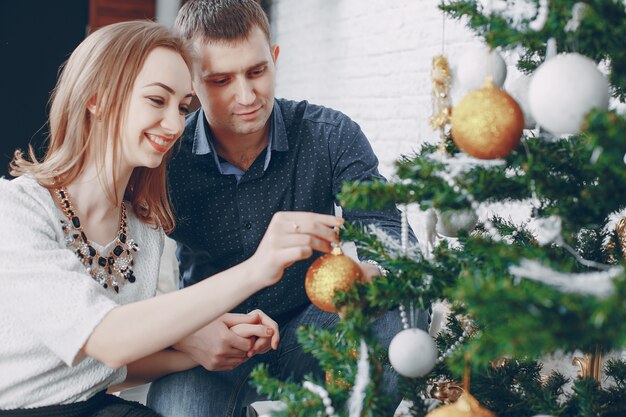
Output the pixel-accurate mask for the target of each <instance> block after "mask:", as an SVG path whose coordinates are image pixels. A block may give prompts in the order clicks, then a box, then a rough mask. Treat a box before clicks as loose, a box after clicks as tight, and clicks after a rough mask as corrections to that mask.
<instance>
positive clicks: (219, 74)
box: [200, 60, 269, 79]
mask: <svg viewBox="0 0 626 417" xmlns="http://www.w3.org/2000/svg"><path fill="white" fill-rule="evenodd" d="M268 63H269V61H268V60H263V61H261V62H258V63H256V64H254V65H250V66H249V67H248V68H247V69H246V71H249V70H251V69H252V68H256V67H263V66H265V65H267V64H268ZM230 74H231V73H230V72H210V71H205V72H203V73H202V74H200V76H201V78H205V79H206V78H212V77H223V76H225V75H230Z"/></svg>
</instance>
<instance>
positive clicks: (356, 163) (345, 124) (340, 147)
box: [329, 116, 417, 258]
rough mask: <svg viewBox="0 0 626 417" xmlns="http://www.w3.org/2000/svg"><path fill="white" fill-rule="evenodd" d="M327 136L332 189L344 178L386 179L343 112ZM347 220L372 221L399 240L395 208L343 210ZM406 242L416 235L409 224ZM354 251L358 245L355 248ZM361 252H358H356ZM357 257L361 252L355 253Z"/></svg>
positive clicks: (336, 189) (358, 130)
mask: <svg viewBox="0 0 626 417" xmlns="http://www.w3.org/2000/svg"><path fill="white" fill-rule="evenodd" d="M343 117H344V118H343V120H342V121H341V123H339V124H338V126H337V127H336V132H333V133H332V134H331V136H330V139H329V146H330V154H331V159H332V160H333V164H334V165H333V187H332V188H333V193H334V194H335V195H337V194H339V192H340V191H341V187H342V186H343V184H344V182H354V181H357V180H358V181H386V179H385V178H384V177H383V176H382V175H381V174H380V172H379V171H378V158H377V157H376V155H375V154H374V151H373V149H372V147H371V145H370V143H369V141H368V140H367V138H366V137H365V134H364V133H363V131H362V130H361V128H360V127H359V126H358V124H356V123H355V122H354V121H352V120H350V119H349V118H348V117H347V116H343ZM343 217H344V219H345V220H346V221H347V222H350V223H352V224H357V225H360V226H367V225H375V226H377V227H378V228H380V229H381V230H383V231H384V232H386V233H387V234H388V235H389V236H391V237H393V238H395V239H398V240H400V236H401V229H402V227H401V214H400V211H399V210H398V209H397V208H393V209H387V210H345V209H344V210H343ZM409 243H410V244H413V245H415V244H417V238H416V237H415V234H414V233H413V231H412V230H411V228H410V227H409ZM357 251H358V249H357ZM359 255H361V254H359ZM359 257H360V258H361V256H359Z"/></svg>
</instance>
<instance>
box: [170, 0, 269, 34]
mask: <svg viewBox="0 0 626 417" xmlns="http://www.w3.org/2000/svg"><path fill="white" fill-rule="evenodd" d="M255 27H258V28H259V29H261V31H262V32H263V33H264V34H265V36H266V37H267V41H268V43H270V24H269V21H268V19H267V15H266V14H265V12H264V11H263V8H261V6H260V5H259V3H258V2H257V1H255V0H189V1H188V2H186V3H185V4H184V5H183V7H181V9H180V11H179V12H178V16H177V17H176V23H175V24H174V28H175V30H176V31H177V32H178V33H179V34H180V35H181V36H182V37H183V38H185V39H190V40H195V39H201V40H202V41H204V42H237V41H241V40H244V39H246V38H247V37H248V35H249V34H250V32H251V31H252V30H253V29H254V28H255Z"/></svg>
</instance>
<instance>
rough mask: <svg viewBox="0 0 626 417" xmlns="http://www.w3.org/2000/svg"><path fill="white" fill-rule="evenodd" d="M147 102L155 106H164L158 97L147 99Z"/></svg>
mask: <svg viewBox="0 0 626 417" xmlns="http://www.w3.org/2000/svg"><path fill="white" fill-rule="evenodd" d="M148 100H150V101H151V102H152V104H155V105H157V106H162V105H163V104H165V102H164V101H163V99H161V98H158V97H148Z"/></svg>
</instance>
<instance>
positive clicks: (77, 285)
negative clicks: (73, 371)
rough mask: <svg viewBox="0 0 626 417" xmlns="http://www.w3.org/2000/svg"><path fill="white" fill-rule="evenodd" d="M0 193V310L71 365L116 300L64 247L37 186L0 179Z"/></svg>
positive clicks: (50, 205)
mask: <svg viewBox="0 0 626 417" xmlns="http://www.w3.org/2000/svg"><path fill="white" fill-rule="evenodd" d="M46 192H47V191H46ZM0 196H2V197H1V198H0V308H2V309H3V310H5V312H6V313H7V314H8V315H9V316H10V317H12V318H13V319H14V320H15V322H16V323H18V324H19V326H21V327H22V328H23V329H26V330H27V331H28V332H30V333H31V334H32V336H33V337H34V338H35V339H36V340H38V341H40V342H41V343H42V344H44V345H45V346H46V347H47V348H49V349H50V350H51V351H52V352H53V353H54V354H55V355H56V356H58V357H59V358H60V359H61V360H62V361H63V362H65V363H66V364H67V365H68V366H72V365H74V364H76V363H77V362H79V361H80V360H82V358H81V357H80V356H79V355H78V354H79V353H80V351H81V349H82V347H83V346H84V344H85V342H86V341H87V339H88V337H89V335H90V334H91V332H92V331H93V329H94V328H95V327H96V325H97V324H98V323H100V321H101V320H102V319H103V317H104V316H105V315H106V314H107V313H108V312H109V311H110V310H111V309H113V308H115V307H116V306H117V304H116V303H115V301H113V300H112V299H110V298H108V297H107V295H106V292H105V291H106V290H105V289H104V288H102V287H100V286H99V285H98V284H97V283H96V282H95V281H94V280H93V279H91V277H90V276H89V274H88V273H87V271H86V269H85V267H84V266H83V265H82V264H81V263H80V261H79V260H78V257H77V256H76V255H75V254H74V253H73V252H72V251H71V250H70V249H68V248H67V247H66V246H65V244H64V241H63V237H62V230H61V227H60V222H59V218H58V213H56V212H55V210H57V209H56V207H54V205H53V203H52V200H51V199H49V201H46V200H45V198H42V195H41V189H40V190H39V194H37V193H36V192H35V190H34V189H33V187H29V186H28V184H27V183H26V184H25V182H22V183H20V184H18V181H7V180H4V179H0ZM47 197H49V195H48V196H47ZM7 342H8V343H10V341H3V342H2V343H7Z"/></svg>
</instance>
